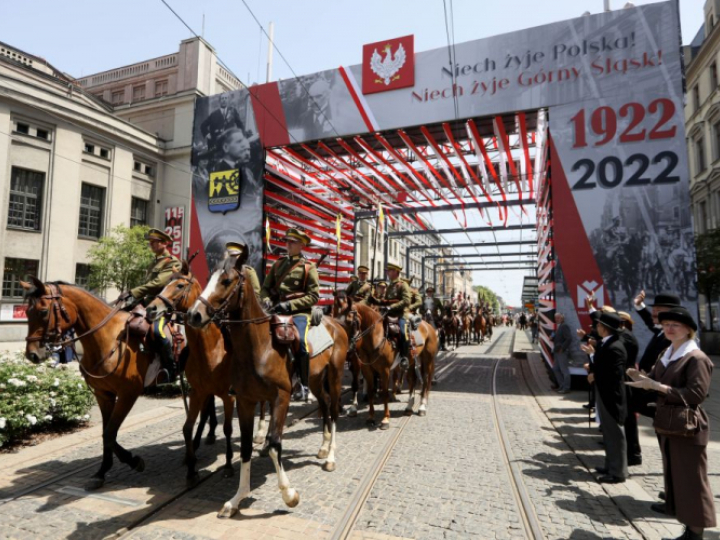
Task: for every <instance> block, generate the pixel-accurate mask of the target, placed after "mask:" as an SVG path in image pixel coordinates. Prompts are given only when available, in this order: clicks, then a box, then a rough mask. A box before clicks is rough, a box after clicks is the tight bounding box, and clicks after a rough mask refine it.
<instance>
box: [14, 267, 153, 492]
mask: <svg viewBox="0 0 720 540" xmlns="http://www.w3.org/2000/svg"><path fill="white" fill-rule="evenodd" d="M31 279H32V283H22V286H23V288H24V289H25V297H26V299H27V302H28V310H27V318H28V335H27V337H26V338H25V340H26V341H27V346H26V348H25V356H26V357H27V358H28V360H30V361H31V362H33V363H36V364H37V363H40V362H42V361H43V360H46V359H47V356H48V351H47V347H46V346H45V345H47V344H58V343H61V340H62V338H61V336H62V335H63V333H65V332H66V331H68V330H69V329H71V328H72V329H73V330H75V333H76V334H77V335H78V336H79V338H78V339H79V341H80V342H81V343H82V346H83V351H84V354H83V356H82V360H81V361H80V368H81V372H82V374H83V376H84V377H85V381H86V382H87V384H88V385H89V386H90V388H91V389H92V391H93V394H95V399H96V400H97V403H98V406H99V407H100V412H101V413H102V420H103V458H102V464H101V465H100V469H99V470H98V471H97V472H96V473H95V475H93V477H92V478H91V480H90V482H89V483H88V484H87V485H86V489H98V488H99V487H101V486H102V485H103V484H104V483H105V474H106V473H107V472H108V471H109V470H110V469H111V468H112V465H113V452H114V453H115V455H116V456H117V457H118V459H119V460H120V462H121V463H125V464H126V465H128V466H129V467H130V468H131V469H135V470H136V471H138V472H142V471H143V470H145V463H144V461H143V459H142V458H141V457H140V456H133V455H132V453H131V452H130V451H128V450H126V449H125V448H123V447H122V446H120V444H119V443H118V442H117V434H118V430H119V429H120V426H121V425H122V423H123V421H124V420H125V418H126V417H127V415H128V413H129V412H130V409H132V407H133V405H134V404H135V401H136V400H137V398H138V397H139V396H140V395H141V394H142V393H143V389H144V386H145V385H144V381H145V374H146V372H147V369H148V366H149V365H150V363H151V362H152V360H153V353H150V352H141V351H140V347H139V345H140V343H139V341H138V340H137V339H136V338H133V337H130V338H129V339H128V335H127V332H126V330H125V323H126V321H127V320H128V318H129V317H130V315H129V314H128V313H126V312H123V311H119V308H118V307H116V308H111V307H110V306H108V305H107V304H106V303H105V302H104V301H103V300H101V299H99V298H97V297H96V296H94V295H93V294H91V293H89V292H87V291H85V290H83V289H81V288H80V287H77V286H75V285H70V284H67V283H60V282H57V283H43V282H42V281H40V280H38V279H37V278H35V277H33V278H31ZM122 339H124V341H121V340H122Z"/></svg>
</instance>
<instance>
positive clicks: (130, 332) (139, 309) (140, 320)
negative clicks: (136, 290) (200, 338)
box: [123, 304, 185, 363]
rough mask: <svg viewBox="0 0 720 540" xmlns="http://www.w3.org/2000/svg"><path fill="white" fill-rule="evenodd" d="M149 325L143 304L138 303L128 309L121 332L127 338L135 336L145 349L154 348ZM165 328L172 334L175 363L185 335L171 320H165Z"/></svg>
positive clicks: (150, 324)
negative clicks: (123, 328) (123, 329)
mask: <svg viewBox="0 0 720 540" xmlns="http://www.w3.org/2000/svg"><path fill="white" fill-rule="evenodd" d="M151 326H152V323H151V322H150V321H149V320H148V319H147V315H146V310H145V306H143V305H142V304H138V305H137V306H135V307H134V308H132V310H131V311H130V318H129V319H128V320H127V322H126V323H125V327H126V332H123V336H124V335H125V334H127V336H128V339H130V338H131V337H134V338H136V339H137V340H138V341H140V344H141V346H142V348H143V349H145V350H150V351H152V350H156V349H154V348H153V346H154V342H153V339H152V333H151V332H150V328H151ZM167 329H168V331H169V332H170V335H171V336H172V348H173V356H174V357H175V362H176V363H177V362H178V359H179V357H180V353H181V352H182V350H183V349H184V348H185V336H183V334H182V332H180V330H179V329H178V328H177V326H176V325H175V323H173V322H172V321H168V322H167Z"/></svg>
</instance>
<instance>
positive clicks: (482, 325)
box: [472, 311, 488, 343]
mask: <svg viewBox="0 0 720 540" xmlns="http://www.w3.org/2000/svg"><path fill="white" fill-rule="evenodd" d="M472 327H473V331H474V333H475V341H477V342H479V343H482V342H484V341H485V334H486V333H487V328H488V324H487V321H486V320H485V316H484V315H483V314H482V313H481V312H479V311H478V312H477V313H476V314H475V315H474V317H473V322H472Z"/></svg>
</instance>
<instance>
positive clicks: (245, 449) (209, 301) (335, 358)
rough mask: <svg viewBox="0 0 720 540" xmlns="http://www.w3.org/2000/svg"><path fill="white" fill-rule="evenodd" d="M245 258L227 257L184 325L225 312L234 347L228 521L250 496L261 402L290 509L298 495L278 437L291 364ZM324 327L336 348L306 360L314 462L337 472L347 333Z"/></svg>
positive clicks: (287, 399)
mask: <svg viewBox="0 0 720 540" xmlns="http://www.w3.org/2000/svg"><path fill="white" fill-rule="evenodd" d="M246 259H247V256H246V255H241V256H240V257H238V258H237V259H233V258H228V259H225V261H224V263H223V264H222V266H221V267H220V268H218V269H217V270H215V272H214V273H213V274H212V276H211V277H210V280H209V282H208V285H207V287H206V288H205V290H204V291H203V293H202V295H201V296H200V298H199V299H198V301H197V302H195V304H194V305H193V307H192V308H191V309H190V310H189V311H188V317H187V321H188V324H190V325H192V326H194V327H196V328H200V327H203V326H206V325H207V324H209V323H210V322H211V321H212V320H213V319H215V318H216V317H217V316H222V315H223V314H225V313H226V314H227V316H228V317H229V319H227V320H226V321H225V323H224V324H227V325H228V329H229V330H228V333H229V336H230V340H231V343H232V353H231V354H232V360H233V361H232V369H231V384H232V386H233V388H234V389H235V391H236V393H237V410H238V419H239V422H240V446H241V449H240V454H241V458H242V463H241V465H240V486H239V488H238V491H237V493H236V494H235V496H234V497H233V498H232V499H230V500H229V501H227V502H226V503H225V505H224V506H223V508H222V510H221V511H220V512H219V514H218V517H230V516H232V515H233V514H235V513H236V512H237V511H238V506H239V504H240V502H241V501H242V500H243V499H245V498H246V497H248V496H249V495H250V460H251V458H252V443H253V420H254V416H255V406H256V405H257V404H258V403H261V402H263V401H270V402H271V403H272V420H271V422H270V429H269V431H268V437H269V455H270V458H271V459H272V461H273V465H274V466H275V471H276V472H277V476H278V487H279V489H280V491H281V493H282V498H283V501H284V502H285V504H287V505H288V506H289V507H294V506H296V505H297V504H298V503H299V502H300V495H299V494H298V492H297V491H296V490H295V489H294V488H292V487H291V485H290V480H289V479H288V477H287V474H286V473H285V469H284V468H283V465H282V434H283V429H284V427H285V419H286V417H287V412H288V406H289V403H290V392H291V390H292V375H293V371H294V366H293V363H292V361H291V356H290V354H289V351H288V348H287V346H285V345H277V344H276V343H275V342H274V340H273V337H272V329H271V326H270V321H271V319H272V317H271V316H270V315H268V314H267V313H266V312H265V310H264V309H263V308H262V306H261V305H260V302H259V300H258V298H257V297H256V295H255V292H254V291H253V288H252V284H251V282H250V279H248V277H247V269H246V268H245V267H244V266H243V264H244V262H245V260H246ZM322 324H323V325H324V326H325V328H326V329H327V331H328V332H329V333H330V335H331V336H332V338H333V340H334V344H333V345H332V346H331V347H330V348H329V349H327V350H325V351H323V352H322V353H320V354H318V355H316V356H314V357H313V358H311V360H310V380H309V384H310V390H311V391H312V392H313V394H314V395H315V396H316V397H317V398H318V403H319V407H320V412H321V413H322V417H323V444H322V446H321V447H320V451H319V452H318V458H320V459H324V458H327V461H326V462H325V464H324V465H323V469H324V470H326V471H333V470H335V449H336V442H335V433H336V425H337V419H338V416H339V412H340V393H341V382H342V381H341V379H342V373H343V365H344V362H345V357H346V356H347V335H346V334H345V331H344V330H343V328H342V327H341V326H340V324H338V323H337V321H334V320H333V319H330V318H328V317H325V318H323V321H322Z"/></svg>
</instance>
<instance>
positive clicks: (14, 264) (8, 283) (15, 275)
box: [2, 258, 39, 299]
mask: <svg viewBox="0 0 720 540" xmlns="http://www.w3.org/2000/svg"><path fill="white" fill-rule="evenodd" d="M38 263H39V261H35V260H32V259H10V258H6V259H5V269H4V271H3V283H2V295H3V298H5V299H10V298H12V299H22V297H23V294H24V292H25V290H24V289H23V288H22V286H21V285H20V281H27V279H28V276H37V273H38V266H39V264H38Z"/></svg>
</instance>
